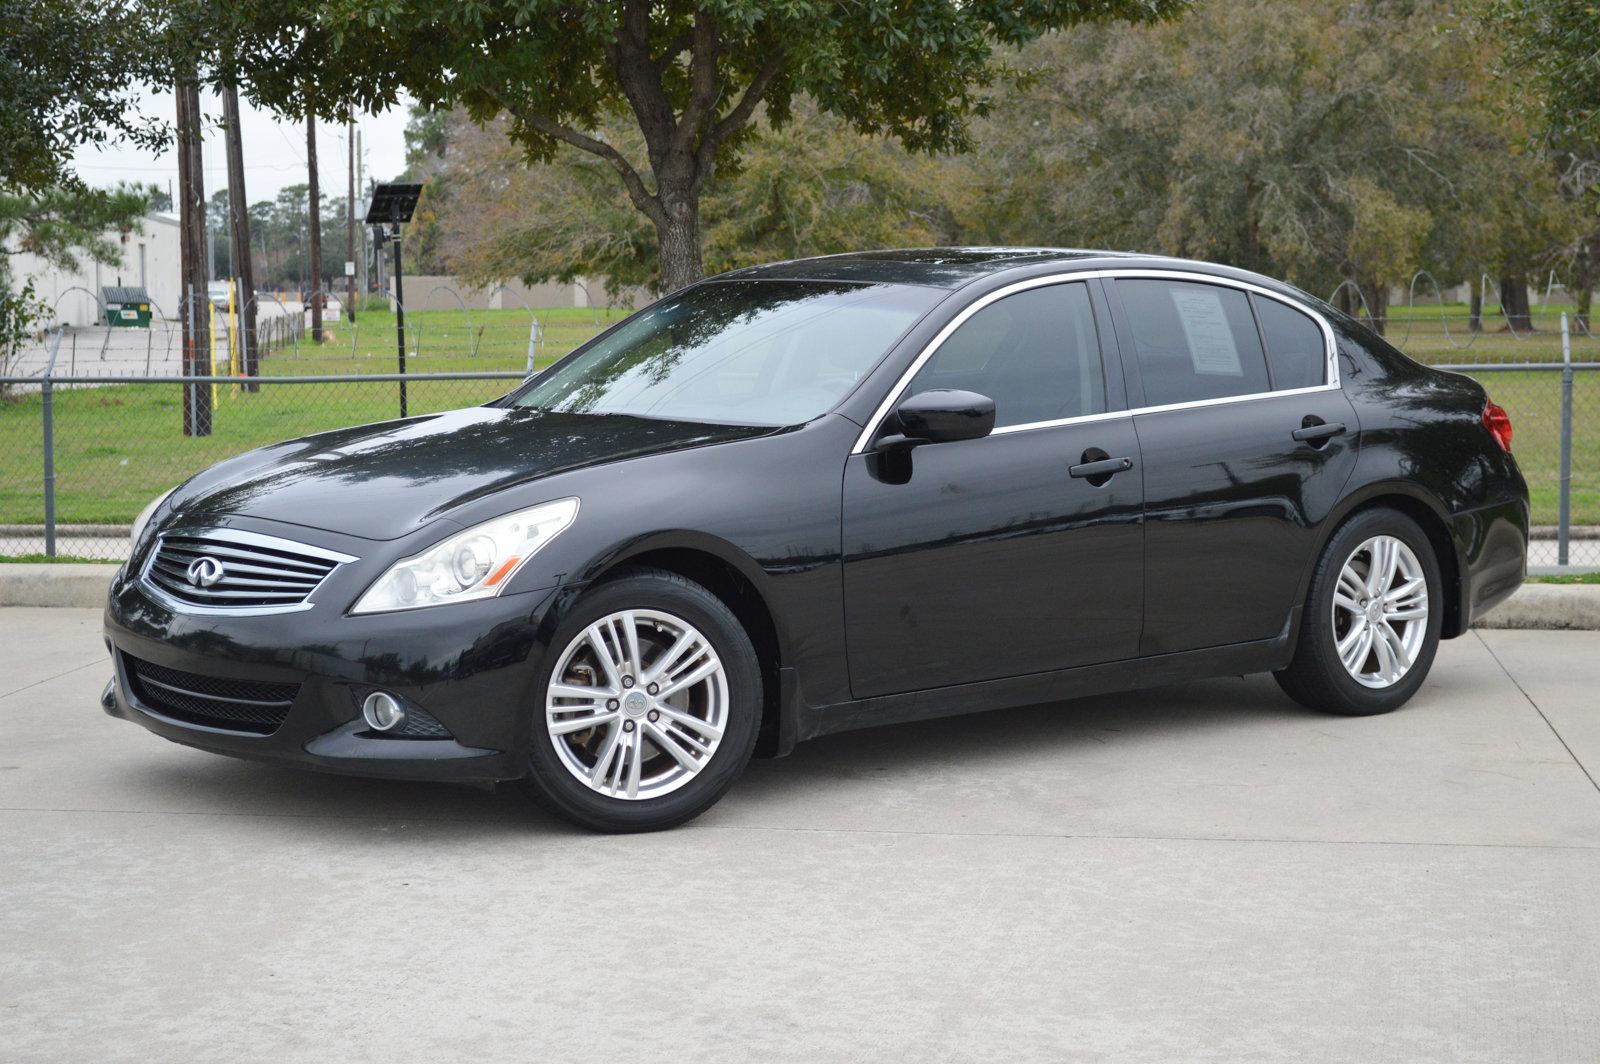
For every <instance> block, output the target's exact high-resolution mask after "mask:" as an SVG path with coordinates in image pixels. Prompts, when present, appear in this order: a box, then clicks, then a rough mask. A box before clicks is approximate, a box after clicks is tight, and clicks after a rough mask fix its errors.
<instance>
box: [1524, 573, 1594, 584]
mask: <svg viewBox="0 0 1600 1064" xmlns="http://www.w3.org/2000/svg"><path fill="white" fill-rule="evenodd" d="M1528 582H1529V583H1530V584H1600V573H1569V574H1566V575H1564V576H1530V577H1528Z"/></svg>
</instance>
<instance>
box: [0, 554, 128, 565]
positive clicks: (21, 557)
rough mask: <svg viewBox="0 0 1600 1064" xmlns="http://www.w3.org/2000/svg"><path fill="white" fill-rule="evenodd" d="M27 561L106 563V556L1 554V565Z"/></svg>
mask: <svg viewBox="0 0 1600 1064" xmlns="http://www.w3.org/2000/svg"><path fill="white" fill-rule="evenodd" d="M26 562H50V563H54V562H71V563H72V564H74V565H105V564H106V559H104V558H77V557H74V556H72V555H70V554H57V555H56V556H55V557H54V558H52V557H50V555H48V554H43V553H40V554H9V555H7V554H0V565H17V564H21V563H26Z"/></svg>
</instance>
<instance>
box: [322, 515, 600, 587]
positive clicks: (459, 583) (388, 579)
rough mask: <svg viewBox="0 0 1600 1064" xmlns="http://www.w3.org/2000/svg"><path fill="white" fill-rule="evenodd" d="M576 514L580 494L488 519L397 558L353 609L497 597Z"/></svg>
mask: <svg viewBox="0 0 1600 1064" xmlns="http://www.w3.org/2000/svg"><path fill="white" fill-rule="evenodd" d="M577 515H578V500H577V499H562V500H560V501H559V502H547V503H545V504H544V505H542V506H534V507H531V508H530V509H527V510H518V511H517V512H516V513H511V514H506V515H505V516H504V517H497V518H495V519H494V520H493V521H485V522H484V523H483V524H481V525H478V526H476V527H474V528H469V529H467V530H466V531H465V532H459V533H457V534H456V535H454V536H451V537H450V538H449V539H447V540H445V541H444V542H442V543H438V544H436V545H434V546H432V547H430V548H428V549H427V550H425V551H423V552H422V553H421V554H418V555H415V556H413V557H410V558H407V559H405V560H404V561H400V562H396V563H395V564H394V565H393V566H392V567H391V568H390V569H389V571H388V572H386V573H384V574H383V576H382V577H381V578H379V580H378V582H377V583H375V584H373V585H372V586H371V587H369V588H367V591H366V594H364V595H362V596H361V598H360V599H359V600H357V602H356V604H355V608H354V609H352V610H351V611H350V612H351V613H384V612H387V611H389V610H415V609H421V608H422V607H424V606H442V605H444V604H445V603H447V602H470V601H472V600H473V599H482V598H493V597H494V596H495V595H498V594H499V593H500V590H501V589H502V588H504V587H505V586H506V584H508V583H510V581H511V577H512V576H513V575H514V574H515V573H516V571H517V570H518V569H519V568H521V567H522V564H523V563H524V562H526V561H527V560H528V559H529V558H531V557H533V555H534V554H535V553H537V552H538V550H539V548H540V547H543V546H544V545H545V544H546V543H549V542H550V541H551V540H552V539H555V538H556V536H558V535H560V534H561V532H562V531H563V530H564V529H565V528H566V527H567V526H568V525H570V524H572V519H573V518H574V517H576V516H577Z"/></svg>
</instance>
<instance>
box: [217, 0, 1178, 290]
mask: <svg viewBox="0 0 1600 1064" xmlns="http://www.w3.org/2000/svg"><path fill="white" fill-rule="evenodd" d="M1185 2H1186V0H1009V2H1006V0H968V2H963V3H956V2H953V0H893V2H891V0H865V2H861V3H852V4H840V3H834V2H829V0H777V2H774V0H697V2H689V0H669V2H666V3H651V2H650V0H622V2H620V3H618V2H601V0H588V2H583V3H572V2H556V0H498V2H483V3H475V4H437V3H433V2H431V0H332V2H325V0H240V2H238V3H234V4H228V5H214V4H209V3H205V4H202V3H201V2H200V0H189V4H190V6H189V7H188V8H187V11H188V16H187V17H190V18H195V19H201V20H206V19H209V20H210V21H211V23H212V26H211V29H210V32H209V34H207V35H201V36H202V37H209V38H210V39H216V40H223V41H228V42H230V44H231V46H232V47H233V49H234V53H233V54H234V55H235V56H236V57H237V59H236V60H233V59H230V60H229V65H230V66H231V65H232V64H234V63H235V62H236V64H237V73H238V75H239V77H240V84H241V86H242V87H247V89H248V91H249V93H250V94H251V95H252V96H253V97H254V98H256V99H257V100H260V101H262V102H264V103H266V104H267V105H269V106H271V107H274V108H276V109H279V110H282V111H285V112H288V113H293V114H298V113H300V112H302V111H303V110H305V109H306V108H307V106H308V101H307V99H306V96H307V93H306V91H305V82H306V80H307V79H310V80H311V81H312V82H314V83H315V85H316V90H317V95H316V97H315V101H314V105H315V106H321V107H325V108H327V110H326V112H325V117H330V118H342V117H343V116H344V112H345V110H346V109H347V108H348V107H349V106H350V105H351V103H352V102H353V103H354V104H355V105H356V106H360V107H365V108H368V109H378V108H382V107H384V106H391V105H393V104H394V103H395V102H396V101H397V100H398V98H399V96H400V94H401V92H408V93H410V94H411V95H412V96H413V97H414V98H415V99H416V100H417V101H418V102H419V103H421V104H422V105H423V106H424V107H426V108H428V109H430V110H440V109H446V108H450V107H454V106H457V105H459V106H462V107H464V108H465V109H466V111H467V113H468V114H470V115H471V116H472V118H473V119H475V120H477V121H480V122H486V121H489V120H490V119H492V118H494V117H496V116H498V115H505V116H506V117H507V118H508V119H509V127H508V128H509V133H510V136H511V137H512V139H513V140H514V141H515V142H516V143H517V144H518V145H519V147H520V148H521V149H522V150H523V151H524V152H525V154H526V156H527V158H528V159H529V160H531V161H535V162H538V161H548V160H550V159H551V158H553V157H554V155H555V153H556V151H557V150H558V149H559V148H561V147H562V146H567V147H571V148H576V149H578V150H581V151H584V152H587V153H589V154H591V155H593V156H595V157H596V158H597V159H599V160H601V161H603V162H604V164H605V165H606V166H607V167H609V168H610V170H611V171H612V172H613V174H614V178H613V179H615V180H620V181H621V183H622V186H623V188H624V189H625V190H626V192H627V195H628V198H629V201H630V203H631V204H632V206H633V207H634V208H635V209H636V210H638V211H639V212H640V213H642V214H643V215H644V216H645V217H646V218H647V219H648V220H649V222H650V224H651V226H652V228H653V230H654V232H655V236H656V241H657V244H658V247H659V255H660V263H661V279H662V283H663V285H664V286H665V287H667V288H676V287H678V286H681V285H683V284H687V283H689V282H691V281H693V280H695V279H697V278H698V277H700V276H701V274H702V227H701V198H702V195H703V193H704V192H705V189H706V187H707V185H708V183H709V182H710V181H711V179H712V177H713V176H714V175H715V174H716V173H717V172H718V170H719V168H720V169H722V170H724V171H726V170H728V169H731V168H733V167H736V166H737V165H738V162H739V159H740V156H741V152H742V151H743V149H744V147H745V146H746V145H747V143H748V141H749V132H750V123H751V121H752V119H753V118H754V117H755V115H756V112H757V110H758V109H759V108H760V107H761V106H762V105H763V104H764V105H765V108H766V116H767V120H768V122H769V123H770V124H771V125H772V127H773V128H781V127H782V126H784V125H785V124H787V123H788V122H789V121H790V119H791V118H792V116H793V112H794V101H795V100H796V99H797V97H799V96H800V95H801V94H809V95H810V96H811V97H812V98H813V99H814V100H815V101H816V103H817V106H818V108H819V109H820V110H821V111H823V112H825V113H828V114H831V115H836V116H838V117H839V118H841V119H842V120H844V121H845V122H846V123H847V124H848V125H849V126H851V127H852V128H854V129H855V130H857V131H858V132H882V133H885V134H887V135H890V136H892V137H894V138H895V139H897V140H898V141H900V142H901V143H903V144H904V145H905V146H906V147H908V148H911V149H913V150H925V151H945V150H959V149H962V148H965V147H966V146H968V144H969V137H968V123H969V120H970V118H971V117H972V116H974V115H975V114H978V113H980V112H981V111H982V109H983V107H984V103H985V100H986V97H985V96H984V95H983V92H982V90H984V89H985V88H986V87H988V86H991V85H993V84H994V83H995V82H996V80H997V79H998V78H1000V77H1002V76H1003V75H1004V73H1005V68H1004V65H1003V64H1001V63H999V62H997V61H996V59H995V52H996V49H997V47H1000V46H1016V45H1021V44H1023V43H1025V42H1027V41H1029V40H1032V39H1034V38H1036V37H1038V36H1040V35H1041V34H1043V33H1046V32H1048V31H1050V30H1054V29H1059V28H1063V27H1067V26H1072V25H1076V24H1078V23H1082V22H1089V21H1103V20H1112V19H1131V20H1152V19H1158V18H1161V17H1165V16H1169V15H1172V14H1175V13H1177V12H1178V11H1180V10H1182V9H1183V7H1184V6H1185ZM308 28H309V32H308V31H307V30H308ZM618 114H627V115H629V116H630V121H631V123H632V125H634V126H635V127H636V128H637V130H638V133H639V135H640V139H641V141H642V144H641V147H642V153H640V154H626V153H625V152H624V151H623V149H622V146H621V145H619V144H617V143H614V142H611V141H608V140H606V139H605V138H604V136H603V135H601V134H600V132H599V131H600V130H601V128H602V127H603V126H604V125H605V124H606V122H607V121H608V119H610V118H612V117H614V116H616V115H618Z"/></svg>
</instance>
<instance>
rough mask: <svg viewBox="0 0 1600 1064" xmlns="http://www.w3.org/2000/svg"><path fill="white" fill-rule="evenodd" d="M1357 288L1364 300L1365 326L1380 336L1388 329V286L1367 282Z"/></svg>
mask: <svg viewBox="0 0 1600 1064" xmlns="http://www.w3.org/2000/svg"><path fill="white" fill-rule="evenodd" d="M1359 287H1360V289H1361V294H1362V296H1364V297H1365V298H1366V311H1367V325H1368V326H1370V327H1371V328H1372V331H1373V332H1375V333H1377V334H1378V335H1379V336H1382V335H1384V333H1385V332H1386V331H1387V330H1388V327H1389V286H1388V285H1386V284H1381V283H1379V282H1377V281H1368V282H1367V283H1366V284H1363V285H1360V286H1359Z"/></svg>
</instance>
